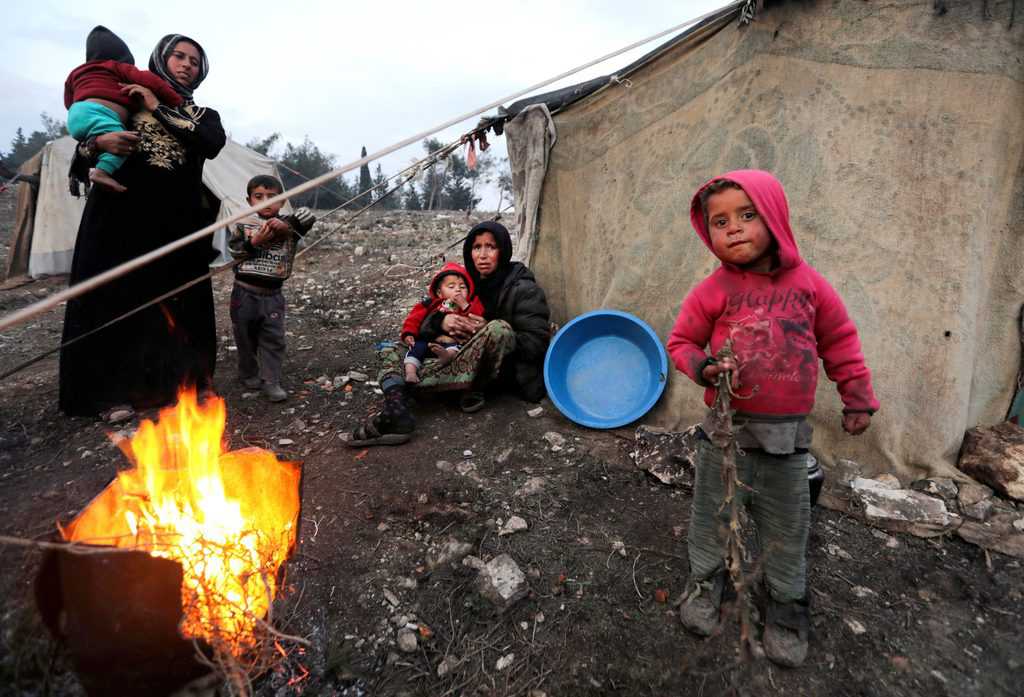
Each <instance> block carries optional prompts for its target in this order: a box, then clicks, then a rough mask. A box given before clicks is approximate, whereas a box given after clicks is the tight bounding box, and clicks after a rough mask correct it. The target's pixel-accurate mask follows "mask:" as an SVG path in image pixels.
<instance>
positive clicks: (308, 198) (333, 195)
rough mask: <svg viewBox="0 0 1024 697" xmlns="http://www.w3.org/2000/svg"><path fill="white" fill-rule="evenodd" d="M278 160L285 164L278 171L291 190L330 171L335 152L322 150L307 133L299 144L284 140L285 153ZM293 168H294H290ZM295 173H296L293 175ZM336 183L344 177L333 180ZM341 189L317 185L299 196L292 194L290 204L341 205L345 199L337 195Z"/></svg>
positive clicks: (339, 182) (328, 206) (332, 167)
mask: <svg viewBox="0 0 1024 697" xmlns="http://www.w3.org/2000/svg"><path fill="white" fill-rule="evenodd" d="M280 161H281V163H282V164H283V165H284V166H285V169H284V170H282V171H281V179H282V180H283V183H284V186H285V188H286V189H290V188H292V187H294V186H298V185H299V184H301V183H303V182H305V181H308V180H310V179H313V178H314V177H319V176H320V175H321V174H324V173H326V172H330V171H331V170H332V169H334V155H331V154H328V153H325V152H323V151H321V150H320V148H318V147H317V146H316V144H315V143H313V142H312V141H311V140H310V139H309V136H306V137H305V139H303V141H302V144H301V145H292V144H291V143H286V144H285V146H284V154H282V155H281V158H280ZM289 170H294V171H289ZM296 172H297V173H298V174H296ZM335 181H336V182H338V184H339V186H340V184H341V182H342V181H344V180H343V179H338V180H335ZM339 194H341V192H337V191H334V190H333V187H332V188H331V189H327V188H324V187H317V188H316V189H313V190H312V191H307V192H304V193H302V194H299V195H298V196H293V197H292V199H291V204H292V205H293V206H313V207H315V208H334V207H335V206H339V205H341V204H342V203H343V202H344V200H345V199H341V198H340V197H339Z"/></svg>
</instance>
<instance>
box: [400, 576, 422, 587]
mask: <svg viewBox="0 0 1024 697" xmlns="http://www.w3.org/2000/svg"><path fill="white" fill-rule="evenodd" d="M398 585H399V586H400V587H401V588H404V589H406V590H410V591H414V590H416V587H417V586H418V585H419V584H418V583H417V582H416V579H414V578H410V577H409V576H402V577H401V578H399V579H398Z"/></svg>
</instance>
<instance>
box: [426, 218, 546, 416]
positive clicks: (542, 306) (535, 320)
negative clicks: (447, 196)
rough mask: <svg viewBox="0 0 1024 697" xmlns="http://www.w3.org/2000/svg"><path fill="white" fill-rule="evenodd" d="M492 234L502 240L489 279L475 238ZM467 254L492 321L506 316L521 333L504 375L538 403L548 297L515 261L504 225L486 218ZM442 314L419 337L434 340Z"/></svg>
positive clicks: (433, 317)
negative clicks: (477, 257)
mask: <svg viewBox="0 0 1024 697" xmlns="http://www.w3.org/2000/svg"><path fill="white" fill-rule="evenodd" d="M484 232H489V233H491V234H492V235H494V239H495V241H497V243H498V249H499V257H498V268H497V269H496V270H495V272H494V273H493V274H491V275H490V276H488V277H487V278H481V277H480V274H479V272H478V271H477V270H476V266H475V265H474V264H473V254H472V249H473V240H475V239H476V237H477V236H478V235H480V234H481V233H484ZM462 258H463V260H464V262H465V265H466V269H467V270H468V271H469V274H470V276H472V277H473V283H474V285H475V287H476V296H477V297H479V298H480V300H481V302H483V305H484V317H485V318H486V319H487V320H496V319H500V320H504V321H506V322H508V323H509V325H511V327H512V329H513V331H514V332H515V334H516V350H515V352H514V353H513V354H512V356H511V357H510V360H509V363H507V364H506V366H505V367H503V368H502V377H503V378H511V379H513V380H514V381H515V383H516V385H517V386H518V387H519V390H520V392H521V393H522V396H523V397H524V398H525V399H527V400H529V401H531V402H539V401H540V400H541V399H542V398H543V397H544V392H545V391H544V354H545V353H546V352H547V350H548V342H549V341H550V340H551V331H550V322H549V320H550V316H551V312H550V310H549V309H548V301H547V297H546V296H545V295H544V290H543V289H542V288H541V287H540V286H539V285H537V280H536V279H535V278H534V276H533V272H532V271H530V269H528V268H527V267H526V266H525V265H524V264H522V263H521V262H518V261H512V238H511V237H510V236H509V234H508V230H506V229H505V226H503V225H501V224H500V223H496V222H493V221H486V222H483V223H480V224H479V225H476V226H475V227H474V228H473V229H472V230H470V231H469V234H468V235H466V241H465V243H464V244H463V245H462ZM443 319H444V317H443V315H442V314H441V313H435V314H432V315H430V316H428V317H427V318H426V319H425V320H424V321H423V326H422V327H421V328H420V337H421V338H426V339H427V340H432V339H433V338H434V337H436V336H438V335H440V334H441V333H442V332H441V321H442V320H443Z"/></svg>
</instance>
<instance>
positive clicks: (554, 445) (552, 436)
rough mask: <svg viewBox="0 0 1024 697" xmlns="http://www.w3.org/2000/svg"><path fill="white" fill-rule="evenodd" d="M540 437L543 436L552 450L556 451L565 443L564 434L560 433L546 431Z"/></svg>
mask: <svg viewBox="0 0 1024 697" xmlns="http://www.w3.org/2000/svg"><path fill="white" fill-rule="evenodd" d="M541 438H543V439H544V440H545V441H546V442H547V444H548V446H549V447H550V448H551V451H552V452H556V453H557V452H558V451H559V450H561V449H562V447H563V446H564V445H565V436H563V435H562V434H561V433H555V432H554V431H548V432H547V433H545V434H544V435H543V436H541Z"/></svg>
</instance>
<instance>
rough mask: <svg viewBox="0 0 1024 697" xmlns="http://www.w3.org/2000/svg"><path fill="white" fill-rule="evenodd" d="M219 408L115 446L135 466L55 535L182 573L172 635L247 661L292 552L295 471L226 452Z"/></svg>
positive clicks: (161, 422) (169, 415)
mask: <svg viewBox="0 0 1024 697" xmlns="http://www.w3.org/2000/svg"><path fill="white" fill-rule="evenodd" d="M225 420H226V412H225V406H224V401H223V400H222V399H220V398H219V397H210V398H208V399H207V400H206V401H205V402H204V403H202V404H199V403H198V401H197V399H196V394H195V392H194V391H183V392H182V393H181V395H180V396H179V401H178V404H177V405H176V406H174V407H168V408H166V409H163V410H161V412H160V416H159V419H158V421H157V422H156V423H153V422H152V421H143V422H142V424H141V425H140V427H139V429H138V431H137V432H136V434H135V435H134V436H133V437H132V438H131V439H125V440H122V441H121V442H120V443H119V446H120V447H121V449H122V451H123V452H124V453H125V455H126V456H127V457H128V458H129V459H130V460H131V462H132V464H133V465H134V467H133V468H132V469H129V470H125V471H122V472H120V473H118V475H117V478H116V479H115V480H114V481H113V482H111V483H110V485H109V486H108V487H107V488H106V489H105V490H104V491H103V492H102V493H101V494H100V495H99V496H97V497H96V498H95V499H94V500H93V501H92V502H91V503H90V504H89V506H88V507H87V508H86V509H85V510H84V511H82V513H81V514H80V515H79V516H78V517H77V518H76V519H75V520H74V521H72V522H71V523H70V524H69V525H68V526H67V527H65V528H64V529H63V530H62V531H61V532H62V534H63V536H64V538H65V539H66V540H67V541H69V542H81V543H88V544H91V545H107V546H114V547H121V548H130V549H135V550H139V551H144V552H147V553H148V554H150V555H152V556H154V557H162V558H165V559H170V560H172V561H175V562H177V563H178V564H180V565H181V568H182V573H183V576H182V584H181V602H182V620H181V623H180V627H179V629H180V631H181V633H182V635H183V636H185V637H187V638H195V639H200V640H203V641H205V642H206V643H208V644H209V645H210V646H211V647H213V649H214V651H215V653H218V654H220V655H222V656H224V655H226V654H230V655H232V656H234V657H237V658H241V657H243V656H245V655H247V654H249V653H251V652H252V651H253V650H254V649H255V648H256V645H257V642H258V641H259V637H260V634H261V632H260V625H261V622H262V621H263V619H264V618H265V617H266V615H267V613H268V611H269V609H270V605H271V603H272V601H273V599H274V596H275V594H276V592H277V584H278V581H279V579H278V571H279V569H280V567H281V564H282V563H283V562H284V561H285V560H286V559H287V557H288V555H289V554H290V552H291V550H292V548H293V547H294V545H295V540H296V534H297V527H298V515H299V501H300V499H299V496H300V492H299V483H300V479H301V469H300V466H299V465H298V464H297V463H290V462H280V461H278V459H277V458H276V457H275V456H274V454H273V453H271V452H268V451H266V450H261V449H258V448H246V449H243V450H236V451H232V452H225V451H224V448H223V440H222V439H223V432H224V424H225Z"/></svg>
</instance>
